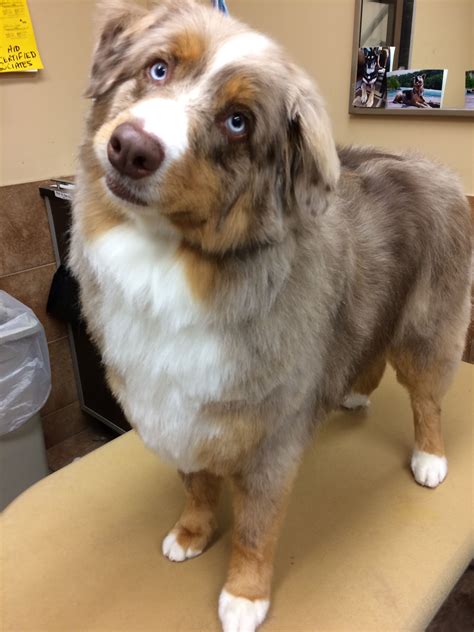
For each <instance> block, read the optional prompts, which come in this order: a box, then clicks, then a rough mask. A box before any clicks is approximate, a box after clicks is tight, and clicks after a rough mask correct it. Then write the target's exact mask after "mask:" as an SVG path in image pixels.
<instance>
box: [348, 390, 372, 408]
mask: <svg viewBox="0 0 474 632" xmlns="http://www.w3.org/2000/svg"><path fill="white" fill-rule="evenodd" d="M369 404H370V399H369V398H368V397H367V395H361V394H360V393H349V395H346V397H345V398H344V400H343V402H342V407H343V408H347V409H348V410H354V409H356V408H367V406H369Z"/></svg>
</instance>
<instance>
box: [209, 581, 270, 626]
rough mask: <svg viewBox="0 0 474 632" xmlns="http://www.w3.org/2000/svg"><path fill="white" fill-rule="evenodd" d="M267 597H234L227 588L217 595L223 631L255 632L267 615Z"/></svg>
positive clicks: (268, 603)
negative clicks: (253, 598)
mask: <svg viewBox="0 0 474 632" xmlns="http://www.w3.org/2000/svg"><path fill="white" fill-rule="evenodd" d="M269 605H270V602H269V601H268V599H257V600H255V601H251V600H250V599H244V598H243V597H235V596H234V595H231V594H230V593H229V592H227V590H223V591H222V592H221V596H220V597H219V617H220V620H221V623H222V629H223V631H224V632H255V630H256V629H257V628H258V626H259V625H260V624H261V623H262V622H263V620H264V619H265V617H266V616H267V612H268V607H269Z"/></svg>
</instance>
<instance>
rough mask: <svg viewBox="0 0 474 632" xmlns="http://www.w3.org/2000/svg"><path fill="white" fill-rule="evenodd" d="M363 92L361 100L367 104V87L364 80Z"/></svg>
mask: <svg viewBox="0 0 474 632" xmlns="http://www.w3.org/2000/svg"><path fill="white" fill-rule="evenodd" d="M361 93H362V94H361V97H360V102H361V103H362V104H364V105H365V104H366V103H367V87H366V85H365V83H364V82H362V85H361Z"/></svg>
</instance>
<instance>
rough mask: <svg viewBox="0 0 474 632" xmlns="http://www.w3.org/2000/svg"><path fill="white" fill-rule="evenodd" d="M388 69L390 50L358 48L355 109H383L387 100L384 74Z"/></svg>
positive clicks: (376, 47)
mask: <svg viewBox="0 0 474 632" xmlns="http://www.w3.org/2000/svg"><path fill="white" fill-rule="evenodd" d="M389 69H390V49H389V48H385V47H381V46H374V47H365V48H359V54H358V60H357V80H356V85H355V94H354V100H353V105H354V106H355V107H364V108H372V107H384V106H385V102H386V98H387V79H386V74H387V71H388V70H389Z"/></svg>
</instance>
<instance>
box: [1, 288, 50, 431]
mask: <svg viewBox="0 0 474 632" xmlns="http://www.w3.org/2000/svg"><path fill="white" fill-rule="evenodd" d="M50 391H51V368H50V365H49V355H48V345H47V342H46V336H45V333H44V329H43V326H42V325H41V323H40V322H39V320H38V319H37V318H36V316H35V315H34V313H33V312H32V311H31V309H30V308H29V307H26V305H23V303H20V301H17V300H16V299H14V298H13V297H12V296H10V295H9V294H7V293H6V292H3V291H2V290H0V435H3V434H6V433H7V432H12V431H13V430H16V429H17V428H19V427H20V426H21V425H22V424H24V423H25V422H26V421H28V419H30V418H31V417H32V416H33V415H34V414H35V413H37V412H38V411H39V410H40V408H42V407H43V406H44V404H45V403H46V400H47V399H48V397H49V393H50Z"/></svg>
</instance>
